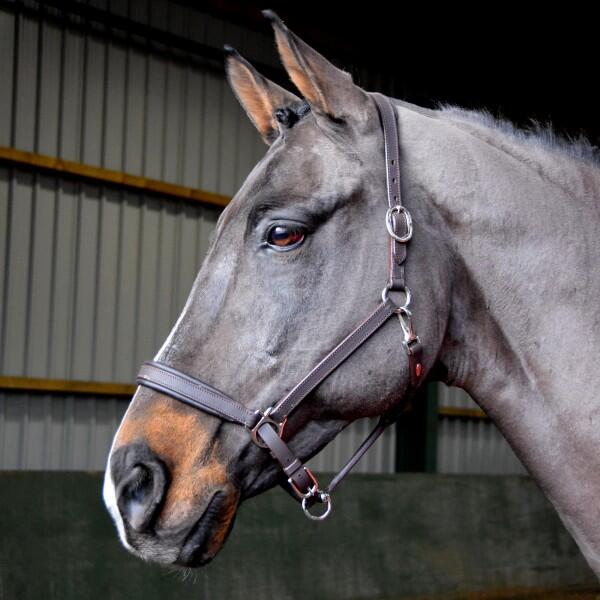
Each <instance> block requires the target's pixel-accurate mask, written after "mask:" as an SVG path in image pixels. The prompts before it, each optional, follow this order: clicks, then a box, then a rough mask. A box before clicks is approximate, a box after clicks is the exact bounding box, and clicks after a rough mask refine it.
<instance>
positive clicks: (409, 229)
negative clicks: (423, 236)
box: [385, 204, 413, 244]
mask: <svg viewBox="0 0 600 600" xmlns="http://www.w3.org/2000/svg"><path fill="white" fill-rule="evenodd" d="M394 213H396V214H397V215H398V216H399V215H404V220H405V221H406V233H405V234H404V235H398V234H397V233H396V232H395V231H394V220H393V218H394ZM385 226H386V227H387V230H388V233H389V234H390V235H391V236H392V237H393V238H394V239H395V240H396V241H397V242H400V243H401V244H405V243H406V242H408V241H409V240H410V238H412V234H413V222H412V217H411V216H410V213H409V212H408V211H407V210H406V208H405V207H404V206H402V205H400V204H395V205H394V206H390V207H389V208H388V209H387V212H386V213H385Z"/></svg>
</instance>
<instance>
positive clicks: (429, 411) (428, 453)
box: [424, 382, 440, 473]
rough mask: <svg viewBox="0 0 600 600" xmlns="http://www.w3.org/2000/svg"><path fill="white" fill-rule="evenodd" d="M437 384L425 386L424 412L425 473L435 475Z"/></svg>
mask: <svg viewBox="0 0 600 600" xmlns="http://www.w3.org/2000/svg"><path fill="white" fill-rule="evenodd" d="M438 388H439V384H438V383H437V382H436V383H429V384H427V391H426V401H427V408H426V412H425V465H424V466H425V472H426V473H435V472H436V471H437V443H438V424H439V419H438V415H439V408H440V407H439V406H438Z"/></svg>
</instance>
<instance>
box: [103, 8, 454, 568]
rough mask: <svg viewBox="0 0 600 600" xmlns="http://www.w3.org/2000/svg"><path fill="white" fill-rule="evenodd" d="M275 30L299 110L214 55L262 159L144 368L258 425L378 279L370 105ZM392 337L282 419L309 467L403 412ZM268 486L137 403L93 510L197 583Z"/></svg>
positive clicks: (414, 267) (342, 329) (159, 400)
mask: <svg viewBox="0 0 600 600" xmlns="http://www.w3.org/2000/svg"><path fill="white" fill-rule="evenodd" d="M265 16H267V17H268V18H269V20H270V21H271V23H272V25H273V28H274V32H275V37H276V42H277V48H278V51H279V54H280V57H281V60H282V62H283V65H284V67H285V69H286V71H287V73H288V74H289V76H290V78H291V80H292V82H293V83H294V84H295V86H296V87H297V89H298V90H299V91H300V93H301V97H299V96H296V95H294V94H292V93H291V92H289V91H287V90H285V89H283V88H281V87H279V86H278V85H276V84H275V83H273V82H271V81H269V80H268V79H266V78H265V77H263V76H262V75H260V74H259V73H258V72H257V71H256V70H255V69H254V68H253V67H252V66H251V65H250V64H249V63H248V62H247V61H246V60H244V59H243V58H242V57H241V56H240V55H239V54H238V53H237V52H236V51H234V50H233V49H231V48H227V57H226V72H227V77H228V80H229V83H230V85H231V87H232V89H233V91H234V93H235V95H236V97H237V98H238V100H239V102H240V103H241V105H242V107H243V108H244V110H245V111H246V113H247V114H248V116H249V118H250V120H251V121H252V122H253V124H254V125H255V126H256V128H257V129H258V131H259V133H260V135H261V136H262V138H263V140H264V141H265V142H266V144H267V145H268V151H267V152H266V154H265V155H264V157H263V158H262V159H261V160H260V162H259V163H258V164H257V165H256V166H255V167H254V169H253V170H252V172H251V173H250V174H249V175H248V177H247V179H246V181H245V182H244V184H243V185H242V187H241V188H240V190H239V191H238V192H237V194H236V195H235V196H234V198H233V199H232V201H231V202H230V204H229V205H228V206H227V207H226V209H225V210H224V211H223V212H222V214H221V216H220V218H219V220H218V223H217V225H216V229H215V231H214V233H213V236H212V240H211V243H210V247H209V250H208V252H207V254H206V257H205V259H204V262H203V264H202V267H201V269H200V271H199V273H198V275H197V277H196V280H195V282H194V285H193V288H192V290H191V293H190V295H189V298H188V300H187V303H186V305H185V307H184V309H183V311H182V313H181V315H180V316H179V319H178V320H177V322H176V324H175V326H174V328H173V330H172V331H171V333H170V335H169V336H168V338H167V340H166V341H165V343H164V345H163V346H162V348H161V349H160V351H159V352H158V355H157V357H156V360H157V361H160V362H162V363H166V364H168V365H170V366H172V367H174V368H176V369H177V370H179V371H183V372H185V373H188V374H190V375H192V376H194V377H197V378H199V379H202V380H203V381H205V382H207V383H208V384H210V385H211V386H214V387H215V388H218V389H219V390H222V391H223V392H225V393H226V394H228V395H229V396H231V397H232V398H236V399H237V400H238V401H240V402H241V403H242V404H243V405H244V406H245V407H247V408H248V409H249V410H251V411H254V410H257V411H261V410H264V409H265V408H266V407H268V406H271V405H272V404H273V402H274V401H275V400H277V399H278V398H281V397H282V396H283V395H285V393H286V392H287V391H289V390H290V389H291V388H292V386H293V385H294V384H295V383H296V382H297V381H298V380H299V379H300V378H301V377H302V376H303V375H304V374H306V373H307V372H308V371H309V370H310V369H311V367H313V366H314V365H315V364H316V363H317V362H318V361H319V360H321V359H322V358H323V356H325V355H326V354H327V353H328V352H329V351H330V350H331V348H332V347H333V345H334V344H336V343H338V342H339V341H340V340H341V339H343V338H344V336H345V335H346V334H347V333H348V331H350V330H351V329H352V328H353V327H356V325H357V324H358V323H359V322H360V320H361V319H362V317H363V316H364V315H365V314H367V313H368V312H369V311H371V310H373V308H374V307H376V306H377V303H378V302H381V299H380V298H381V289H382V287H383V286H384V285H385V282H386V281H387V276H388V240H389V237H388V234H387V232H386V228H385V219H386V208H387V203H386V198H387V189H386V168H385V156H384V141H383V134H382V128H381V124H380V120H379V114H378V111H377V107H376V104H375V102H374V100H373V98H372V97H371V95H370V94H368V93H367V92H365V91H364V90H363V89H362V88H361V87H359V86H358V85H356V84H355V83H354V82H353V80H352V78H351V76H350V75H349V74H348V73H346V72H344V71H342V70H340V69H339V68H337V67H335V66H334V65H333V64H331V63H330V62H329V61H327V60H326V59H325V58H324V57H323V56H321V55H320V54H319V53H317V52H316V51H315V50H314V49H313V48H311V47H310V46H308V45H307V44H306V43H304V42H303V41H302V40H300V39H299V38H298V37H297V36H296V35H295V34H294V33H292V32H291V31H289V30H288V29H287V27H286V26H285V25H284V24H283V23H282V22H281V21H280V20H279V19H278V18H277V16H276V15H275V14H274V13H272V12H270V11H265ZM404 192H405V198H406V202H407V204H409V206H410V210H411V211H412V212H413V215H414V216H415V219H416V220H418V223H419V226H418V227H417V228H416V230H415V235H414V239H413V240H412V241H411V246H410V258H409V260H408V261H407V263H406V274H407V275H406V277H407V280H408V281H409V282H410V286H411V290H412V294H413V297H415V298H418V302H416V303H415V304H414V311H413V312H414V317H415V319H416V320H417V322H418V323H419V329H420V330H419V333H420V336H421V338H422V340H423V341H424V344H423V345H424V348H425V352H424V357H423V365H422V368H423V375H425V374H426V373H427V372H428V371H429V370H430V369H431V367H432V366H433V364H434V363H435V360H436V356H437V352H438V350H439V348H440V345H441V341H442V338H443V334H444V328H445V323H446V319H447V316H448V310H449V309H448V307H447V300H446V299H447V296H448V286H449V282H448V279H447V272H448V269H447V265H446V264H445V262H444V260H442V259H441V258H440V257H441V256H442V255H444V252H443V251H442V248H441V245H442V242H441V241H440V240H439V239H438V238H436V237H435V236H427V235H426V234H425V232H426V231H427V230H429V229H431V230H433V229H434V228H435V224H434V223H432V222H431V219H430V218H429V217H428V216H426V215H425V214H422V209H421V208H420V207H419V206H413V205H411V204H410V190H409V189H405V190H404ZM400 340H401V328H400V326H399V324H398V322H397V320H396V319H391V320H389V321H387V322H386V323H385V324H384V325H383V326H382V327H381V329H380V330H379V331H378V332H377V334H376V335H374V336H373V337H372V338H371V339H369V341H368V342H367V343H365V344H364V345H363V346H361V347H360V348H359V349H358V350H357V351H356V352H355V353H354V354H353V355H352V356H351V357H350V358H349V359H348V360H347V361H346V362H345V363H344V364H343V365H342V366H341V367H340V368H339V369H336V370H335V371H334V372H333V374H332V375H331V376H330V377H329V378H328V379H326V380H325V381H324V382H323V383H321V384H320V385H319V386H318V387H317V388H316V389H315V391H314V392H313V393H312V394H311V395H310V396H309V397H308V398H307V400H306V401H305V402H303V404H302V405H301V406H299V407H298V408H297V409H296V410H295V411H294V412H293V413H292V414H291V415H290V418H289V421H288V422H287V424H286V429H285V440H286V442H287V443H288V444H289V446H290V448H292V449H293V451H294V453H295V454H296V456H298V457H300V458H302V459H306V458H309V457H311V456H312V455H314V454H315V453H316V452H318V451H319V450H320V449H321V448H322V447H323V446H325V445H326V444H327V443H328V442H330V441H331V440H332V439H333V438H334V437H335V436H336V434H338V433H339V432H340V431H341V430H342V429H343V428H344V427H345V426H347V425H348V424H349V423H351V422H352V421H354V420H356V419H359V418H362V417H369V416H375V415H381V414H383V413H386V412H387V411H390V409H392V408H393V407H396V406H399V405H400V404H401V403H402V402H403V400H404V399H405V397H406V396H407V390H408V388H409V366H408V359H407V354H406V352H405V351H404V349H403V347H402V344H401V343H400ZM279 478H280V470H279V468H278V465H277V464H276V463H275V461H274V460H273V457H272V456H271V455H270V453H269V452H268V451H266V450H264V449H263V448H260V447H259V446H258V445H256V444H255V443H253V442H252V440H251V439H250V436H249V435H248V431H246V430H244V428H242V427H239V426H237V425H236V424H233V423H229V422H227V421H226V420H223V419H220V418H218V417H217V416H214V415H211V414H208V413H206V412H201V411H198V410H195V409H194V408H192V407H190V406H187V405H185V404H183V403H180V402H177V401H176V400H174V399H173V398H171V397H169V396H168V395H165V394H161V393H160V392H158V391H156V390H152V389H149V388H147V387H140V388H138V390H137V391H136V393H135V395H134V397H133V399H132V401H131V404H130V406H129V408H128V410H127V413H126V415H125V416H124V418H123V421H122V423H121V425H120V427H119V430H118V432H117V433H116V435H115V438H114V442H113V446H112V449H111V453H110V456H109V461H108V466H107V471H106V476H105V486H104V497H105V501H106V503H107V506H108V508H109V510H110V511H111V514H112V516H113V518H114V520H115V522H116V524H117V528H118V530H119V534H120V538H121V540H122V542H123V544H124V545H125V546H126V547H127V548H129V549H130V550H131V551H132V552H134V553H135V554H138V555H139V556H141V557H143V558H144V559H147V560H152V561H156V562H160V563H165V564H180V565H185V566H198V565H201V564H204V563H205V562H207V561H208V560H210V559H211V558H212V557H213V556H214V555H215V554H216V553H217V551H218V550H219V549H220V547H221V546H222V545H223V543H224V541H225V539H226V537H227V535H228V533H229V531H230V529H231V527H232V524H233V521H234V516H235V514H236V510H237V507H238V505H239V503H240V502H241V501H242V500H244V499H247V498H249V497H251V496H253V495H256V494H259V493H261V492H263V491H265V490H267V489H268V488H270V487H272V486H273V485H275V484H276V483H277V481H278V479H279Z"/></svg>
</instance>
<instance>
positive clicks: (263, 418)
mask: <svg viewBox="0 0 600 600" xmlns="http://www.w3.org/2000/svg"><path fill="white" fill-rule="evenodd" d="M272 410H273V407H272V406H269V408H267V410H265V412H260V410H256V411H254V412H255V413H256V414H257V415H260V420H259V421H258V423H257V424H256V425H255V426H254V427H253V428H252V429H251V430H250V437H251V438H252V441H253V442H254V443H255V444H256V445H257V446H260V447H261V448H268V447H269V446H267V444H265V443H264V442H263V441H262V440H261V438H260V436H259V435H258V430H259V429H260V428H261V427H262V426H263V425H264V424H265V423H268V424H269V425H274V426H275V430H276V431H277V435H278V436H279V437H281V430H282V428H283V425H284V423H285V421H284V423H278V422H277V421H275V419H272V418H271V417H270V416H269V415H270V414H271V411H272Z"/></svg>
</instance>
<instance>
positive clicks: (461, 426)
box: [437, 385, 525, 475]
mask: <svg viewBox="0 0 600 600" xmlns="http://www.w3.org/2000/svg"><path fill="white" fill-rule="evenodd" d="M438 402H439V405H440V406H447V407H452V408H468V409H477V408H479V407H478V406H477V404H475V402H473V400H472V399H471V398H470V397H469V395H468V394H467V393H465V392H464V391H463V390H460V389H458V388H449V387H447V386H445V385H440V386H439V390H438ZM437 454H438V457H437V468H438V471H439V472H440V473H490V474H495V475H502V474H518V473H525V468H524V467H523V465H522V464H521V462H520V461H519V459H518V458H517V457H516V456H515V454H514V452H513V451H512V449H511V447H510V446H509V445H508V443H507V442H506V440H505V439H504V437H503V436H502V434H501V433H500V431H499V430H498V429H497V428H496V426H495V425H493V424H492V423H491V422H490V421H488V420H484V419H461V418H450V419H440V421H439V426H438V441H437Z"/></svg>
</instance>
